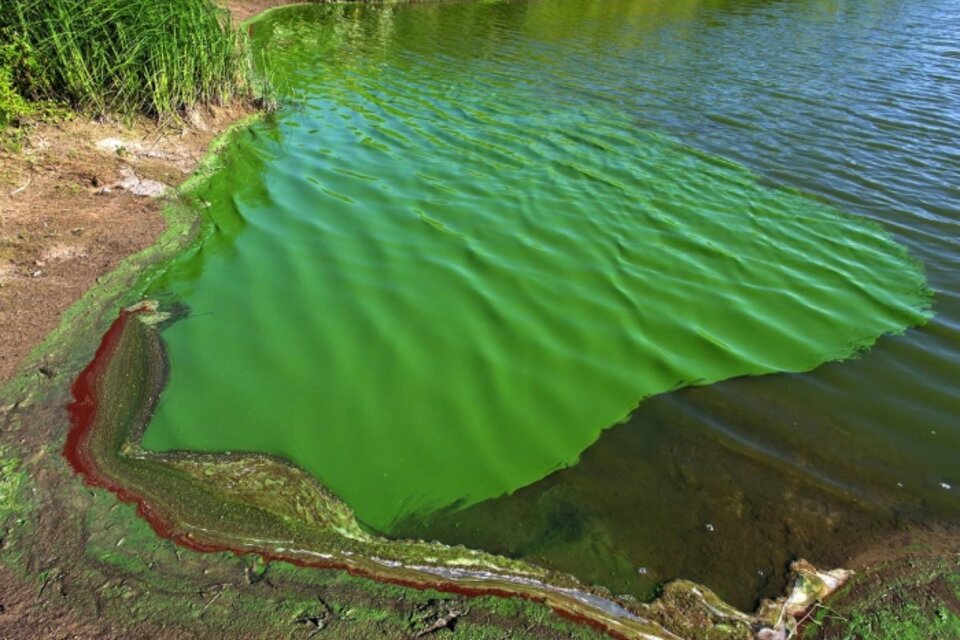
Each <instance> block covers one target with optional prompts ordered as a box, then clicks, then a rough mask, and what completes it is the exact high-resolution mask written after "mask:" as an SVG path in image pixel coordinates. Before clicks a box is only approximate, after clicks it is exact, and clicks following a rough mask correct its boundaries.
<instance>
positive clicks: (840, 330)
mask: <svg viewBox="0 0 960 640" xmlns="http://www.w3.org/2000/svg"><path fill="white" fill-rule="evenodd" d="M574 4H576V3H574ZM634 4H642V3H629V2H626V3H620V4H616V5H610V6H611V8H613V7H619V9H612V10H611V13H610V14H608V15H607V16H606V18H605V19H608V20H617V19H618V16H617V14H616V11H618V10H625V8H629V7H631V6H634ZM498 6H499V5H498ZM581 8H582V7H581ZM575 10H576V7H574V8H573V9H571V11H575ZM498 11H499V9H497V7H496V6H490V5H466V6H462V5H453V6H446V5H445V6H442V7H430V8H425V7H417V6H412V7H405V8H394V9H389V8H388V9H382V8H367V7H365V8H361V7H349V8H344V7H335V8H329V7H309V8H306V7H305V8H295V9H291V10H288V11H283V12H277V13H274V14H271V16H270V17H269V18H268V19H267V20H265V21H263V22H260V23H258V24H257V25H256V27H255V37H256V39H257V45H258V46H260V47H262V48H263V49H264V50H265V51H267V52H268V53H269V58H270V63H271V65H272V67H273V71H274V74H275V76H276V78H277V81H278V84H279V85H280V88H281V91H282V92H283V95H284V96H286V106H285V107H284V108H283V109H282V110H281V112H280V114H279V115H278V116H277V117H276V118H275V119H273V120H271V121H268V122H265V123H262V124H258V125H255V126H254V127H253V128H251V130H250V132H249V134H247V135H245V136H243V137H241V139H240V140H239V141H238V142H237V143H236V144H235V145H234V146H233V147H232V148H231V149H230V150H229V151H228V153H227V154H226V156H225V159H224V161H225V168H224V170H223V171H222V172H220V173H219V174H218V175H217V176H216V177H214V178H213V179H212V181H211V183H210V185H209V187H208V189H207V191H206V192H205V193H204V194H202V197H203V198H204V199H205V200H206V201H207V202H208V203H209V205H210V206H209V208H207V209H206V210H205V214H204V215H205V216H207V218H208V220H209V221H210V222H211V223H212V227H211V229H212V230H211V233H209V234H208V235H207V236H206V237H205V239H204V240H203V242H202V243H201V244H200V245H199V246H198V247H197V248H196V250H194V251H192V252H190V253H189V254H188V255H185V256H184V257H182V258H181V259H179V260H177V261H175V262H174V263H173V264H172V265H171V267H170V269H169V270H168V271H167V272H166V273H165V274H164V275H163V276H162V277H160V278H158V280H157V281H156V282H155V283H154V285H153V287H152V292H151V295H154V296H158V297H160V298H162V299H163V300H165V301H167V302H170V303H182V304H185V305H187V306H188V307H189V309H190V315H189V316H188V317H187V318H185V319H183V320H181V321H179V322H177V323H174V324H173V325H171V326H170V327H169V328H168V329H166V330H165V333H164V338H165V340H166V342H167V345H168V350H169V357H170V363H171V374H170V381H169V384H168V387H167V389H166V390H165V392H164V395H163V397H162V399H161V402H160V404H159V406H158V408H157V411H156V414H155V417H154V419H153V422H152V423H151V425H150V426H149V428H148V429H147V431H146V434H145V438H144V446H145V447H147V448H148V449H152V450H173V449H186V450H196V451H262V452H268V453H274V454H278V455H282V456H285V457H287V458H289V459H291V460H293V461H295V462H296V463H297V464H299V465H301V466H302V467H303V468H305V469H307V470H308V471H310V472H311V473H313V474H315V475H316V476H317V477H318V478H320V479H321V480H322V481H323V482H324V483H325V484H326V485H327V486H329V487H330V488H331V489H332V490H333V491H334V492H336V493H337V494H338V495H339V496H340V497H342V498H343V499H344V500H345V501H346V502H347V504H349V505H350V506H351V507H353V508H354V509H355V510H356V513H357V515H358V517H359V518H360V519H361V520H362V521H363V522H365V523H366V524H367V525H369V526H371V527H373V528H375V529H379V530H389V528H390V526H391V524H392V523H394V522H396V521H397V520H398V519H401V518H405V517H409V516H411V515H413V514H423V513H425V512H430V511H433V510H436V509H439V508H442V507H448V506H450V505H452V504H457V505H468V504H473V503H476V502H478V501H480V500H483V499H486V498H490V497H493V496H497V495H500V494H503V493H507V492H511V491H514V490H516V489H518V488H520V487H523V486H525V485H528V484H530V483H532V482H534V481H536V480H538V479H540V478H542V477H543V476H545V475H546V474H548V473H549V472H550V471H552V470H554V469H556V468H558V467H563V466H566V465H570V464H573V463H574V462H576V460H577V458H578V456H579V455H580V453H581V452H582V451H583V450H584V449H585V448H586V447H588V446H589V445H590V444H591V443H592V442H594V441H595V440H596V439H597V437H598V436H599V434H600V432H601V431H602V430H603V429H605V428H607V427H609V426H611V425H612V424H615V423H617V422H618V421H620V420H622V419H623V418H625V417H626V416H627V415H628V414H629V412H630V411H631V410H632V409H633V408H634V407H635V406H636V405H637V403H638V402H640V401H641V400H642V399H644V398H646V397H649V396H651V395H653V394H658V393H662V392H665V391H669V390H671V389H675V388H678V387H682V386H688V385H703V384H709V383H712V382H715V381H719V380H723V379H727V378H731V377H735V376H745V375H759V374H766V373H773V372H779V371H806V370H809V369H812V368H814V367H816V366H818V365H819V364H821V363H823V362H827V361H830V360H838V359H843V358H847V357H850V356H851V355H853V354H855V353H857V352H858V351H859V350H861V349H863V348H865V347H868V346H870V345H872V344H873V342H874V341H875V340H876V339H877V338H878V337H879V336H881V335H883V334H886V333H890V332H899V331H902V330H903V329H905V328H906V327H909V326H913V325H916V324H920V323H922V322H923V321H924V320H925V318H926V308H927V304H928V296H927V293H926V290H925V281H924V277H923V274H922V271H921V268H920V266H919V265H918V264H917V263H916V262H915V261H913V260H911V259H910V258H909V256H908V255H907V253H906V251H905V249H904V248H903V247H902V246H900V245H898V244H897V243H896V242H894V241H893V240H892V239H891V237H890V236H889V235H888V234H887V233H886V232H885V231H884V230H883V229H881V228H880V227H879V226H877V225H875V224H872V223H870V222H867V221H865V220H864V219H861V218H857V217H852V216H847V215H844V214H843V213H842V212H840V211H837V210H835V209H832V208H830V207H828V206H825V205H823V204H820V203H818V202H817V201H815V200H813V199H811V198H809V197H805V196H804V195H803V194H801V193H798V192H795V191H790V190H786V189H782V188H777V187H774V186H770V185H767V184H763V183H761V182H760V181H759V180H758V178H757V177H756V176H755V175H754V174H752V173H751V172H750V171H748V170H747V169H745V168H744V167H741V166H738V165H736V164H734V163H731V162H729V161H726V160H724V159H722V158H719V157H716V156H713V155H709V154H706V153H703V152H700V151H697V150H695V149H693V148H691V147H689V146H686V145H684V144H683V143H682V141H679V140H675V139H673V138H671V137H669V136H667V135H665V134H663V133H660V132H657V131H654V130H651V129H648V128H645V127H644V126H643V125H642V124H641V123H640V122H638V121H637V118H636V117H635V116H634V115H633V112H632V109H631V97H630V94H629V92H625V91H624V85H623V83H622V68H621V66H620V62H621V59H620V57H618V56H622V55H623V52H622V51H619V52H617V51H614V50H610V49H609V48H607V47H606V46H604V44H603V43H596V45H595V49H594V50H593V51H592V52H590V53H591V57H590V58H589V59H588V60H584V56H583V54H584V51H583V50H582V48H576V49H574V48H570V47H568V46H566V45H565V42H564V40H563V39H562V38H559V37H558V38H557V39H556V41H553V40H550V39H547V38H543V37H540V36H541V35H542V32H544V31H549V30H550V28H551V26H550V25H549V24H545V25H537V23H536V14H531V15H532V17H531V16H529V15H528V16H527V22H525V23H519V22H515V21H514V22H511V21H509V20H506V19H500V17H501V16H500V14H499V13H498ZM481 26H482V27H483V28H479V27H481ZM561 26H562V25H561ZM561 26H558V27H556V28H557V29H559V30H560V31H562V29H561ZM558 35H559V34H558ZM621 44H622V43H621ZM587 72H588V73H587Z"/></svg>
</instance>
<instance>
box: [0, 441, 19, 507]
mask: <svg viewBox="0 0 960 640" xmlns="http://www.w3.org/2000/svg"><path fill="white" fill-rule="evenodd" d="M24 477H25V473H24V471H23V470H22V469H21V468H20V461H19V460H18V459H17V458H16V457H15V456H13V455H11V453H10V451H9V449H8V447H7V446H6V445H0V524H3V523H4V522H5V521H6V519H7V517H8V516H10V515H11V514H14V513H19V512H20V511H22V510H23V504H22V503H21V501H20V489H21V487H22V486H23V484H24Z"/></svg>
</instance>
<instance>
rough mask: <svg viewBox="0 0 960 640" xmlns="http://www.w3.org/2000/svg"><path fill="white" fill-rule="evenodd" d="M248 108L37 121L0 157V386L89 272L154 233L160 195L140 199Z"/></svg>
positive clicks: (89, 281)
mask: <svg viewBox="0 0 960 640" xmlns="http://www.w3.org/2000/svg"><path fill="white" fill-rule="evenodd" d="M249 112H250V110H249V108H248V107H245V106H234V107H226V108H217V109H212V110H205V111H203V112H197V113H195V114H192V116H191V117H190V118H189V121H188V122H187V123H184V124H183V125H180V126H178V125H174V124H170V125H166V126H162V127H158V126H157V124H156V123H153V122H150V121H147V120H141V121H137V122H134V123H132V124H130V125H121V124H118V123H98V122H92V121H89V120H84V119H80V118H78V119H77V120H74V121H72V122H65V123H59V124H52V125H40V126H38V127H37V128H36V129H34V130H33V131H31V132H30V133H29V135H28V136H27V139H26V141H25V143H24V146H23V149H22V150H21V151H20V152H18V153H11V152H6V153H0V345H3V346H2V349H0V385H2V384H3V383H4V382H6V381H7V380H9V379H10V378H11V377H12V376H13V374H14V372H15V371H16V370H17V368H18V365H19V363H20V362H21V360H22V359H23V358H24V356H26V354H27V353H28V352H29V351H30V350H31V349H32V348H33V347H34V346H36V345H37V344H39V343H40V341H41V340H42V339H43V338H44V336H46V335H47V333H49V332H50V331H51V330H53V328H54V327H56V326H57V324H58V323H59V322H60V315H61V314H62V313H63V312H64V311H65V310H66V309H67V308H68V307H69V306H70V305H72V304H73V303H74V302H76V300H78V299H79V298H80V296H81V295H83V293H84V292H85V291H86V290H87V289H89V288H90V287H91V286H92V285H93V284H94V282H95V281H96V279H97V278H98V277H99V276H102V275H104V274H106V273H108V272H110V271H112V270H113V269H114V268H115V267H116V266H117V264H118V263H119V262H120V261H121V260H123V259H124V258H125V257H127V256H128V255H131V254H133V253H135V252H137V251H139V250H141V249H143V248H145V247H147V246H149V245H151V244H152V243H153V242H154V240H155V239H156V238H157V236H159V234H160V233H161V232H162V231H163V229H164V219H163V216H162V215H161V213H160V212H161V210H162V208H163V206H164V203H163V199H162V198H157V197H153V196H151V195H142V194H143V193H146V192H148V191H150V187H151V186H152V187H154V188H155V189H156V190H160V189H161V188H162V187H161V186H160V185H167V186H171V187H172V186H176V185H178V184H179V183H181V182H182V181H183V180H184V179H186V178H187V177H188V176H189V175H190V173H191V172H192V171H193V170H194V169H195V168H196V166H197V164H198V162H199V161H200V159H201V158H202V156H203V154H204V152H205V150H206V148H207V146H208V145H209V144H210V141H211V140H212V139H213V138H214V136H215V135H216V134H217V133H219V132H220V131H222V130H223V129H224V128H225V127H226V126H228V125H229V124H230V123H231V122H234V121H235V120H236V119H238V118H239V117H242V116H243V115H245V114H247V113H249ZM158 183H159V184H158ZM138 194H139V195H138ZM55 373H56V372H55V371H50V370H47V369H44V370H42V371H38V375H46V376H51V375H54V374H55Z"/></svg>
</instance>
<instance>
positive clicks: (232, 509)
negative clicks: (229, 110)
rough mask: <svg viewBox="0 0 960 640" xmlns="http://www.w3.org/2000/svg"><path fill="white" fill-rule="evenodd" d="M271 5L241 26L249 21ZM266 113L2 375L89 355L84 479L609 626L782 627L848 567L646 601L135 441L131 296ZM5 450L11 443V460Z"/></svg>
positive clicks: (292, 544) (291, 480)
mask: <svg viewBox="0 0 960 640" xmlns="http://www.w3.org/2000/svg"><path fill="white" fill-rule="evenodd" d="M270 11H272V10H270ZM266 13H269V11H268V12H265V13H264V14H260V15H258V16H256V17H254V18H252V19H251V20H248V21H246V22H245V23H243V26H244V27H249V26H250V25H251V24H252V23H254V22H256V21H257V20H259V19H261V18H262V17H263V16H264V15H265V14H266ZM259 117H262V116H253V117H252V118H248V119H246V120H244V121H241V122H239V123H237V124H235V125H234V126H233V127H231V128H230V129H229V130H228V131H227V132H226V133H224V134H223V135H221V136H220V137H219V138H218V139H217V141H216V142H215V143H214V144H213V145H212V146H211V148H210V150H209V152H208V154H207V156H206V157H205V160H204V162H203V163H202V165H201V168H200V169H199V170H198V171H197V173H196V174H195V175H194V176H193V177H192V178H190V179H189V180H188V181H187V182H186V183H184V184H183V185H182V186H181V187H180V188H179V189H178V191H177V195H176V197H175V200H174V202H173V203H171V205H170V206H168V207H167V209H166V211H165V216H166V218H167V224H168V226H167V230H166V231H165V232H164V234H163V235H162V236H161V238H160V239H159V240H158V241H157V243H156V244H155V245H153V246H152V247H150V248H149V249H147V250H145V251H143V252H141V253H138V254H136V255H134V256H131V257H130V258H128V259H126V260H125V261H124V262H123V263H121V265H120V266H119V267H118V268H117V269H116V270H115V271H113V272H112V273H110V274H109V275H107V276H105V277H103V278H101V279H100V280H99V281H98V283H97V285H96V286H95V287H94V288H93V289H91V290H90V291H88V292H87V293H86V294H85V295H84V296H83V298H82V299H81V300H80V301H79V302H77V303H76V304H75V305H74V306H73V307H71V308H70V310H69V311H68V312H67V313H65V314H64V317H63V319H62V321H61V323H60V325H59V327H58V328H57V329H56V330H55V331H54V332H53V333H51V334H50V335H49V336H48V338H47V339H46V340H45V341H44V343H43V344H42V345H40V346H39V347H37V348H36V349H34V350H33V351H32V352H31V354H30V355H29V356H28V357H27V358H26V359H25V361H24V365H23V366H22V367H21V370H20V373H18V375H17V376H16V377H15V378H14V379H13V380H12V381H11V382H9V383H8V384H7V385H6V386H5V387H3V388H2V389H0V405H6V408H5V410H4V413H5V414H7V418H6V420H7V421H9V419H10V418H9V415H10V414H11V411H15V410H16V409H17V408H18V407H21V406H25V405H27V404H28V403H36V402H37V401H38V400H39V401H48V400H49V399H56V398H57V395H56V390H55V389H53V388H52V387H51V386H49V385H42V384H38V382H37V378H36V376H34V375H32V374H31V373H30V372H32V371H34V370H35V369H36V364H37V363H38V362H40V361H41V360H51V359H52V360H55V361H57V362H60V363H62V370H63V371H64V372H65V373H66V374H71V373H72V372H76V371H79V370H80V369H81V368H82V367H84V365H85V363H87V362H89V365H87V366H86V368H85V369H83V372H82V373H81V375H80V377H79V379H78V380H77V382H76V383H75V385H74V387H73V394H74V399H75V402H74V404H73V405H71V408H70V412H71V418H72V427H71V430H70V433H69V435H68V438H67V445H66V451H65V453H66V454H67V457H68V459H69V460H70V462H71V464H72V466H73V467H74V468H75V469H76V470H78V471H80V472H81V473H83V474H84V476H85V478H86V480H87V483H88V484H90V485H92V486H95V487H100V488H104V489H108V490H109V491H111V492H113V493H115V494H116V495H117V496H118V497H119V498H120V499H121V500H123V501H125V502H132V503H134V504H136V505H137V510H138V512H139V514H140V515H142V516H143V517H144V518H145V519H146V520H147V521H148V522H149V523H150V525H151V526H152V527H153V529H154V530H155V531H156V532H157V533H158V534H159V535H161V536H162V537H164V538H169V539H171V540H173V541H175V542H177V543H179V544H180V545H182V546H185V547H188V548H190V549H193V550H196V551H203V552H218V551H228V552H231V553H235V554H258V555H259V556H261V557H262V558H263V559H264V560H266V561H270V560H283V561H288V562H291V563H294V564H298V565H301V566H305V567H316V568H325V569H341V570H345V571H347V572H349V573H351V574H353V575H357V576H363V577H369V578H373V579H375V580H378V581H381V582H387V583H394V584H398V585H405V586H412V587H415V588H418V589H436V590H440V591H446V592H451V593H458V594H463V595H470V596H479V595H496V596H514V597H520V598H524V599H528V600H531V601H535V602H542V603H545V604H547V605H548V606H550V607H551V608H553V609H554V610H555V611H557V612H558V613H560V614H561V615H563V616H565V617H569V618H572V619H574V620H576V621H578V622H583V623H586V624H589V625H591V626H594V627H596V628H598V629H600V630H603V631H605V632H607V633H610V634H612V635H615V636H618V637H624V638H678V637H697V638H728V637H732V638H749V637H753V636H754V631H755V629H758V628H764V627H766V628H769V629H773V630H776V629H778V628H780V629H783V628H785V627H789V624H792V623H791V622H790V621H791V620H793V619H795V618H796V617H799V616H801V615H802V614H803V612H804V611H805V610H806V609H807V608H808V607H809V606H810V604H811V603H813V602H814V601H816V600H818V599H821V598H822V597H824V596H825V595H826V594H827V593H829V592H830V591H832V590H833V589H835V588H837V587H838V586H839V585H840V584H841V583H842V582H843V580H844V577H845V575H844V574H843V573H842V572H839V573H820V572H817V571H816V570H815V569H814V568H812V567H810V566H809V565H805V564H803V563H800V564H797V565H796V566H795V567H794V569H795V580H794V585H795V586H794V590H793V593H792V594H791V595H790V596H789V598H784V599H781V600H779V601H778V602H776V603H766V604H765V605H764V606H762V607H761V609H760V611H759V613H758V614H757V615H755V616H748V615H745V614H743V613H741V612H739V611H737V610H735V609H734V608H732V607H730V606H728V605H726V604H725V603H723V602H722V601H721V600H720V599H719V598H718V597H717V596H716V595H714V594H713V593H712V592H710V591H709V590H708V589H706V588H704V587H701V586H698V585H695V584H693V583H691V582H688V581H683V580H678V581H674V582H671V583H669V584H668V585H666V586H665V588H664V592H663V594H662V595H661V596H660V597H659V598H658V599H657V600H655V601H653V602H652V603H649V604H641V603H636V602H633V601H630V600H628V599H622V598H616V597H614V596H612V595H611V594H610V593H609V592H607V591H606V590H604V589H602V588H599V587H587V586H584V585H582V584H580V583H579V582H578V581H577V580H576V579H574V578H573V577H572V576H569V575H565V574H561V573H557V572H551V571H548V570H545V569H542V568H539V567H535V566H533V565H530V564H527V563H524V562H519V561H514V560H509V559H507V558H503V557H499V556H493V555H490V554H486V553H482V552H478V551H473V550H469V549H466V548H463V547H449V546H445V545H441V544H439V543H427V542H423V541H390V540H385V539H382V538H377V537H374V536H370V535H368V534H367V533H365V532H364V531H363V530H362V529H361V528H360V527H359V525H358V524H357V522H356V520H355V518H354V516H353V514H352V512H351V510H350V509H349V508H348V507H347V506H346V505H344V504H343V503H342V502H340V501H339V500H338V499H337V498H336V497H335V496H333V495H332V494H331V493H330V492H329V491H327V490H326V489H325V488H324V487H322V486H321V485H320V484H319V483H318V482H317V481H316V480H314V479H313V478H312V477H311V476H309V475H308V474H306V473H305V472H303V471H302V470H300V469H298V468H297V467H295V466H294V465H292V464H290V463H289V462H287V461H285V460H281V459H278V458H274V457H270V456H265V455H229V454H153V453H149V452H146V451H144V450H143V449H142V448H141V447H140V446H139V439H140V437H141V436H142V433H143V429H144V428H145V426H146V423H147V422H148V420H149V418H150V416H151V414H152V412H153V409H154V406H155V404H156V400H157V398H158V395H159V393H160V391H161V390H162V388H163V386H164V383H165V381H166V376H167V363H166V357H165V354H164V348H163V343H162V340H161V338H160V335H159V332H158V330H157V324H158V323H162V322H164V321H165V320H166V318H165V317H164V315H163V314H162V313H160V312H158V311H157V309H156V306H155V305H154V304H152V303H149V302H148V303H143V302H141V303H137V301H138V300H139V298H140V297H141V296H142V293H143V291H144V290H145V289H146V286H147V284H148V283H149V281H150V280H151V279H152V277H153V276H154V275H155V273H156V269H157V268H158V265H161V264H162V263H163V262H164V261H165V260H167V259H169V258H171V257H173V256H175V255H178V254H179V253H181V252H182V251H184V250H188V249H189V247H191V246H192V245H194V243H196V242H198V241H199V240H200V239H201V238H202V236H203V234H204V233H205V232H206V225H205V224H204V223H203V221H202V219H201V217H200V216H198V215H197V212H196V209H195V208H194V207H193V206H191V204H190V200H191V193H192V192H194V191H195V190H196V189H197V188H198V187H200V186H202V185H203V183H204V181H205V180H206V179H208V178H209V177H210V176H211V175H212V174H213V173H214V172H215V171H216V170H217V166H218V153H219V152H220V151H222V150H223V149H224V148H225V147H227V146H228V145H229V144H230V142H231V140H232V139H233V138H234V136H236V135H238V134H239V133H241V132H243V131H244V130H245V129H246V128H247V127H248V126H249V125H250V124H251V123H252V122H253V121H254V120H256V119H257V118H259ZM130 305H133V306H132V307H131V306H130ZM114 318H116V319H115V320H114ZM108 327H109V330H107V329H108ZM100 336H104V337H103V341H102V343H101V344H100V347H99V349H98V350H97V353H96V356H95V357H94V358H93V360H92V361H91V355H92V354H91V351H92V348H93V347H92V345H94V344H96V343H97V340H98V339H99V337H100ZM64 377H72V375H66V376H64ZM107 389H110V390H117V391H116V395H115V396H111V397H109V398H105V397H103V393H104V392H105V390H107ZM111 393H113V392H112V391H111ZM15 399H16V400H15ZM4 426H5V427H6V426H7V425H6V422H5V423H4ZM56 433H57V437H60V436H62V434H61V433H59V432H56ZM7 453H8V452H7V450H6V449H4V450H3V459H4V463H3V465H4V469H6V467H7V464H6V460H7V457H8V456H7ZM9 453H10V455H11V456H15V455H16V453H17V452H14V451H11V452H9ZM19 454H20V455H21V456H23V454H24V452H22V451H21V452H19ZM9 459H10V461H11V462H10V464H11V465H13V467H11V468H14V467H16V468H19V467H20V466H21V465H20V463H19V461H18V460H17V458H16V457H10V458H9ZM27 466H29V465H27ZM16 473H17V474H18V475H17V476H16V478H18V479H19V480H18V481H17V482H16V486H15V487H14V485H12V484H11V485H10V487H11V491H12V494H11V495H13V496H14V497H15V498H16V500H12V501H10V504H11V505H12V506H11V508H10V509H4V511H3V512H2V514H0V515H3V516H4V519H6V516H7V515H10V514H11V513H13V512H14V511H24V510H29V508H30V506H29V505H27V504H21V503H22V501H23V500H28V499H27V498H23V497H22V496H23V494H24V491H23V488H24V486H26V484H27V483H28V482H29V481H28V480H27V479H26V476H25V475H24V474H25V473H26V472H25V471H17V472H16ZM11 477H13V476H11ZM8 484H9V483H8ZM4 486H6V485H4ZM7 493H8V492H6V491H5V492H4V504H5V505H6V504H7V502H8V500H7V497H6V496H7ZM28 501H29V500H28ZM14 507H16V508H14ZM8 512H9V513H8ZM118 544H119V543H118ZM44 584H46V582H44Z"/></svg>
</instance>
